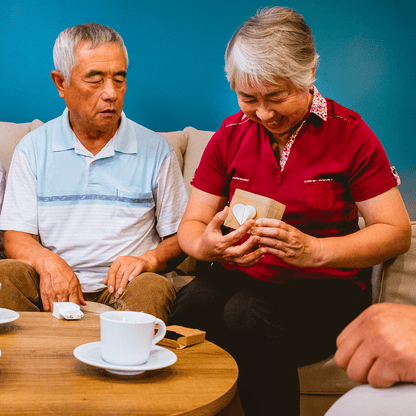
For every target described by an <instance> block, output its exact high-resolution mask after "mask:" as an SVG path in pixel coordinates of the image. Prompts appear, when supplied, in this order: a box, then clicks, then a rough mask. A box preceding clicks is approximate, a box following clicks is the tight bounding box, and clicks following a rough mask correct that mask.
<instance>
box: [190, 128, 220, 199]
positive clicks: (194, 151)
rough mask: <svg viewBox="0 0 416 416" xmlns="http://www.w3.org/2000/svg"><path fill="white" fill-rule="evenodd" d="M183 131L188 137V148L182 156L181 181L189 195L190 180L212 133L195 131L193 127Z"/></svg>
mask: <svg viewBox="0 0 416 416" xmlns="http://www.w3.org/2000/svg"><path fill="white" fill-rule="evenodd" d="M183 131H184V133H185V135H186V136H187V137H188V147H187V148H186V152H185V156H184V169H183V179H184V181H185V187H186V190H187V191H188V195H189V194H190V193H191V191H192V186H191V180H192V178H193V176H194V174H195V170H196V168H197V167H198V165H199V161H200V160H201V156H202V153H203V152H204V149H205V146H206V145H207V144H208V142H209V140H210V139H211V137H212V135H213V134H214V132H213V131H203V130H197V129H195V128H193V127H186V128H185V129H184V130H183Z"/></svg>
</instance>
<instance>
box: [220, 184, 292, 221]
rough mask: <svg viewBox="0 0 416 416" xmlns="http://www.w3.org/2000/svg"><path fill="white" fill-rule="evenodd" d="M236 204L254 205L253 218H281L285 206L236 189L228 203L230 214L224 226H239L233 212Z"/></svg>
mask: <svg viewBox="0 0 416 416" xmlns="http://www.w3.org/2000/svg"><path fill="white" fill-rule="evenodd" d="M237 204H243V205H250V206H252V207H254V208H255V209H256V214H255V216H254V217H253V219H255V220H257V219H259V218H274V219H276V220H281V219H282V217H283V213H284V212H285V208H286V206H285V205H283V204H281V203H280V202H277V201H275V200H274V199H270V198H266V197H265V196H261V195H257V194H253V193H251V192H247V191H243V190H242V189H236V191H235V193H234V196H233V199H232V200H231V204H230V214H229V215H228V217H227V219H226V220H225V222H224V225H225V226H226V227H230V228H234V229H236V228H238V227H239V226H240V223H239V222H238V220H237V218H236V217H235V215H234V213H233V209H234V207H235V205H237Z"/></svg>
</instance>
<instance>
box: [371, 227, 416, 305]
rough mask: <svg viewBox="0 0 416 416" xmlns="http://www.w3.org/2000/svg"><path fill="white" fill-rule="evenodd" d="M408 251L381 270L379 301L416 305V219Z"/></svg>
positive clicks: (386, 263)
mask: <svg viewBox="0 0 416 416" xmlns="http://www.w3.org/2000/svg"><path fill="white" fill-rule="evenodd" d="M411 224H412V243H411V246H410V249H409V251H408V252H407V253H404V254H401V255H400V256H397V257H394V258H392V259H390V260H387V261H386V262H385V263H384V264H383V266H382V271H381V284H380V295H379V298H378V301H379V302H391V303H401V304H404V305H416V221H412V223H411Z"/></svg>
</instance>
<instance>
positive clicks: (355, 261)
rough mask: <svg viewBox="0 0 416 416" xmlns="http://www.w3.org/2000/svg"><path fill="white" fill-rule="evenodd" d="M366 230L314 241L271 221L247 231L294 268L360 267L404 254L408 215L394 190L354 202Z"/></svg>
mask: <svg viewBox="0 0 416 416" xmlns="http://www.w3.org/2000/svg"><path fill="white" fill-rule="evenodd" d="M357 206H358V209H359V210H360V212H361V213H362V215H363V217H364V220H365V223H366V227H365V228H364V229H362V230H359V231H357V232H356V233H353V234H350V235H347V236H343V237H329V238H316V237H312V236H309V235H307V234H304V233H302V232H300V231H299V230H298V229H296V228H294V227H292V226H290V225H288V224H286V223H284V222H276V221H274V220H267V219H260V220H257V221H256V227H253V228H252V229H251V230H250V233H251V234H252V235H257V236H259V237H260V245H261V246H264V247H267V252H268V253H271V254H273V255H275V256H276V257H279V258H280V259H282V260H283V261H285V262H287V263H289V264H292V265H294V266H298V267H338V268H344V267H345V268H355V267H358V268H364V267H370V266H374V265H375V264H378V263H382V262H383V261H385V260H387V259H389V258H391V257H394V256H397V255H399V254H401V253H405V252H406V251H407V250H408V249H409V247H410V236H411V228H410V221H409V216H408V214H407V211H406V208H405V206H404V203H403V200H402V198H401V196H400V193H399V191H398V189H397V188H392V189H390V190H389V191H387V192H384V193H382V194H380V195H378V196H376V197H374V198H371V199H368V200H366V201H361V202H357Z"/></svg>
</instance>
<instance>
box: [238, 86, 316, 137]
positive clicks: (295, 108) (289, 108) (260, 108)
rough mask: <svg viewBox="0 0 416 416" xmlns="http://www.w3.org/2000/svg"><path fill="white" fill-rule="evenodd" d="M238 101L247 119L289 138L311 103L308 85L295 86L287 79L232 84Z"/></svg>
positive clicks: (275, 135) (276, 134)
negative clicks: (303, 87)
mask: <svg viewBox="0 0 416 416" xmlns="http://www.w3.org/2000/svg"><path fill="white" fill-rule="evenodd" d="M235 91H236V93H237V99H238V105H239V106H240V108H241V110H242V111H243V113H244V114H245V115H246V116H247V117H248V118H249V119H250V120H253V121H255V122H256V123H259V124H261V125H263V126H264V127H265V128H266V129H267V130H268V131H269V132H270V133H271V134H272V135H273V137H274V138H275V139H276V140H277V139H279V138H280V139H289V137H290V135H291V134H292V133H293V132H294V130H295V129H296V128H297V126H298V125H299V124H300V123H301V122H302V120H303V119H304V118H305V117H306V116H307V114H308V113H309V110H310V106H311V103H312V97H313V96H312V94H311V93H310V91H309V89H305V90H299V89H298V88H296V87H295V86H294V85H293V84H292V83H291V82H289V81H288V80H285V79H279V80H277V81H276V83H273V84H271V83H269V82H265V81H263V82H260V83H258V84H250V83H249V84H236V88H235Z"/></svg>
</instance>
